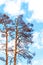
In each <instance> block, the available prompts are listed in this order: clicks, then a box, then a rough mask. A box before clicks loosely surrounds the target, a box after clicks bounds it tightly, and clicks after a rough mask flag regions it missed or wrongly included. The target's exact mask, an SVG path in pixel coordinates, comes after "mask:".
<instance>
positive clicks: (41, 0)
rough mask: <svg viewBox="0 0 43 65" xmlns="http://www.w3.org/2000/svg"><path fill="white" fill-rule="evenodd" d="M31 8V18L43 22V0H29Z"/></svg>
mask: <svg viewBox="0 0 43 65" xmlns="http://www.w3.org/2000/svg"><path fill="white" fill-rule="evenodd" d="M28 7H29V10H31V11H33V15H32V17H31V19H36V20H41V21H42V22H43V0H29V6H28Z"/></svg>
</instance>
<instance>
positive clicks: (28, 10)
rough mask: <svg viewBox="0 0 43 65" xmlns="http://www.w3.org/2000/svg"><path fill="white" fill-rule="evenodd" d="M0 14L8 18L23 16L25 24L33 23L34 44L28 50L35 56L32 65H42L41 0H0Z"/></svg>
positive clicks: (42, 20) (42, 13) (42, 19)
mask: <svg viewBox="0 0 43 65" xmlns="http://www.w3.org/2000/svg"><path fill="white" fill-rule="evenodd" d="M0 13H6V14H8V15H9V16H10V17H16V16H17V15H19V14H23V15H24V21H25V22H30V23H33V25H34V27H33V29H34V34H33V36H34V37H33V41H34V44H33V45H32V46H31V47H30V50H31V49H32V51H33V50H34V51H35V52H36V56H35V57H34V59H33V62H32V65H43V0H0ZM0 39H2V38H1V35H0ZM18 65H23V64H22V63H19V64H18ZM25 65H26V64H25Z"/></svg>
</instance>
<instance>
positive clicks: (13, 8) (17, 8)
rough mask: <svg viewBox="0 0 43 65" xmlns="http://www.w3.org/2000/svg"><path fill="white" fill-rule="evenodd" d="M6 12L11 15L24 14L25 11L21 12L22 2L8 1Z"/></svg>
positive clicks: (18, 0)
mask: <svg viewBox="0 0 43 65" xmlns="http://www.w3.org/2000/svg"><path fill="white" fill-rule="evenodd" d="M4 11H5V12H7V13H8V14H11V15H18V14H24V10H21V0H17V1H14V0H11V1H6V4H5V8H4Z"/></svg>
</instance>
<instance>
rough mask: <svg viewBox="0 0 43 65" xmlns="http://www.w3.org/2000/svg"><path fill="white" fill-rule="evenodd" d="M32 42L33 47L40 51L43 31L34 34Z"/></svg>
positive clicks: (42, 45)
mask: <svg viewBox="0 0 43 65" xmlns="http://www.w3.org/2000/svg"><path fill="white" fill-rule="evenodd" d="M40 34H41V35H40ZM33 41H34V44H33V47H36V48H37V49H42V48H43V31H40V32H34V34H33Z"/></svg>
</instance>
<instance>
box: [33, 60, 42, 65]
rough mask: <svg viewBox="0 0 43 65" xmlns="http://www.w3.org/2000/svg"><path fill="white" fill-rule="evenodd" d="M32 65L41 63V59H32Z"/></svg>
mask: <svg viewBox="0 0 43 65" xmlns="http://www.w3.org/2000/svg"><path fill="white" fill-rule="evenodd" d="M32 64H33V65H43V59H38V60H34V61H33V63H32Z"/></svg>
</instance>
